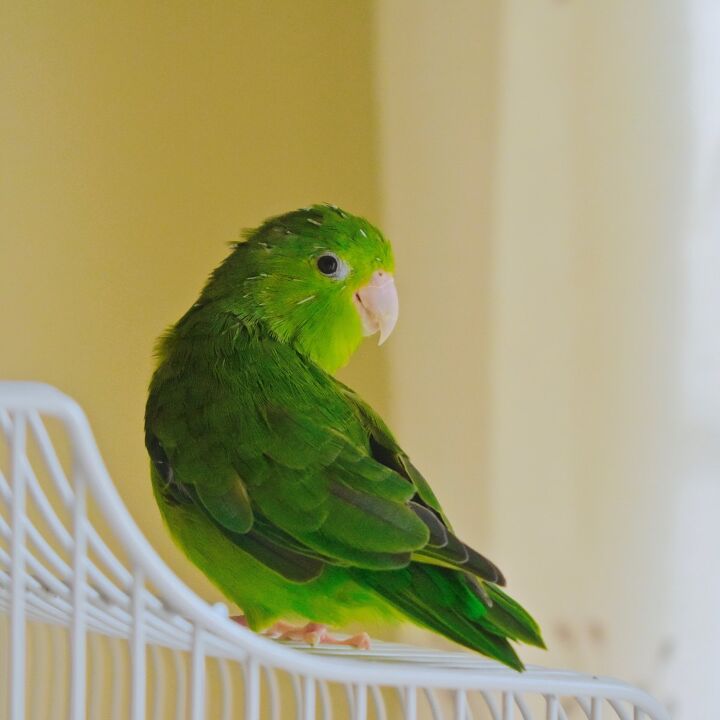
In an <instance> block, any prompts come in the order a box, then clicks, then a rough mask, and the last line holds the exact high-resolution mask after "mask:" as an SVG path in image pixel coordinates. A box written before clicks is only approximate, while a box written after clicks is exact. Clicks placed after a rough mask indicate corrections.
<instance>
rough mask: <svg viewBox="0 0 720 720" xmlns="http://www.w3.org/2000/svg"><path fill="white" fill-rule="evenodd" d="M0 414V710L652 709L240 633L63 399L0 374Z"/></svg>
mask: <svg viewBox="0 0 720 720" xmlns="http://www.w3.org/2000/svg"><path fill="white" fill-rule="evenodd" d="M0 426H1V427H2V435H3V436H4V438H5V441H6V448H5V450H4V452H3V454H2V455H0V459H4V465H0V718H8V720H23V719H24V718H26V717H27V718H53V719H55V718H61V717H69V718H71V720H80V719H81V718H97V719H98V720H100V719H101V718H102V719H103V720H104V719H105V718H108V719H109V720H119V719H120V718H125V717H129V718H131V720H143V719H145V718H153V720H164V719H165V718H174V719H176V720H181V719H184V718H191V719H192V720H201V719H202V718H222V720H229V719H230V718H245V719H246V720H259V718H261V717H262V718H265V717H267V718H271V719H272V720H280V719H281V718H282V719H283V720H284V719H285V718H302V720H311V719H312V720H314V719H315V718H318V717H320V718H323V720H329V719H330V718H351V719H352V720H366V719H369V718H373V719H374V720H388V719H390V720H392V718H405V719H406V720H416V719H419V718H433V720H441V719H444V718H454V719H455V720H481V719H484V718H487V719H492V720H513V719H514V718H522V720H538V719H539V718H545V719H546V720H573V719H574V718H587V720H602V719H603V718H605V719H607V718H618V719H619V720H641V719H646V718H651V719H652V720H667V718H668V715H667V713H666V711H665V710H664V709H663V708H662V707H661V706H660V704H659V703H658V702H656V701H655V700H654V699H653V698H652V697H650V696H649V695H647V694H646V693H645V692H643V691H641V690H639V689H638V688H635V687H632V686H630V685H627V684H624V683H620V682H618V681H616V680H612V679H607V678H599V677H589V676H586V675H581V674H578V673H573V672H568V671H562V670H547V669H543V668H539V667H531V668H530V669H528V671H527V672H525V673H522V674H518V673H516V672H514V671H511V670H508V669H506V668H504V667H503V666H501V665H499V664H497V663H494V662H491V661H488V660H485V659H482V658H480V657H479V656H477V655H475V654H471V653H468V652H460V651H458V652H441V651H435V650H428V649H424V648H419V647H412V646H407V645H399V644H395V643H383V642H378V641H375V642H374V643H373V648H372V650H370V651H358V650H354V649H351V648H347V647H337V646H328V647H319V648H308V647H305V646H298V645H288V644H280V643H277V642H274V641H272V640H268V639H266V638H264V637H261V636H258V635H255V634H254V633H252V632H251V631H249V630H246V629H245V628H243V627H241V626H239V625H238V624H236V623H234V622H231V621H229V620H228V619H227V609H225V608H224V607H223V606H210V605H208V604H207V603H205V602H204V601H203V600H201V599H200V598H199V597H197V596H196V595H195V594H194V593H193V592H192V591H191V590H190V589H189V588H187V587H186V586H185V585H184V584H183V583H182V582H181V581H180V580H179V579H178V578H177V577H176V576H175V575H174V574H173V573H172V571H171V570H170V569H169V568H168V567H167V566H166V565H165V564H164V563H163V561H162V560H161V559H160V557H159V556H158V555H157V554H156V552H155V551H154V550H153V548H152V547H151V545H150V544H149V543H148V541H147V540H146V539H145V537H144V536H143V535H142V533H141V532H140V531H139V529H138V528H137V526H136V525H135V523H134V521H133V519H132V518H131V516H130V515H129V513H128V511H127V510H126V508H125V506H124V505H123V503H122V501H121V499H120V496H119V495H118V493H117V491H116V489H115V487H114V485H113V483H112V481H111V480H110V477H109V475H108V472H107V470H106V468H105V465H104V463H103V460H102V458H101V456H100V453H99V451H98V449H97V446H96V444H95V440H94V437H93V434H92V431H91V429H90V426H89V424H88V421H87V418H86V417H85V414H84V413H83V411H82V410H81V408H80V407H79V406H78V405H77V404H76V403H75V402H74V401H73V400H72V399H70V398H68V397H67V396H66V395H63V394H62V393H61V392H60V391H58V390H57V389H55V388H53V387H50V386H48V385H43V384H40V383H26V382H0ZM110 546H112V547H113V548H115V550H111V549H110Z"/></svg>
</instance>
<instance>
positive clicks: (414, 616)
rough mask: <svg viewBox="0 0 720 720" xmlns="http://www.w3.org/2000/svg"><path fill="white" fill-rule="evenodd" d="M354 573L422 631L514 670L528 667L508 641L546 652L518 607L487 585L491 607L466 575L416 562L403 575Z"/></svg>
mask: <svg viewBox="0 0 720 720" xmlns="http://www.w3.org/2000/svg"><path fill="white" fill-rule="evenodd" d="M351 572H352V574H353V575H354V576H355V577H356V578H357V579H358V581H360V582H361V583H362V584H364V585H366V586H369V587H371V588H372V589H373V590H374V591H375V592H376V593H378V594H379V595H381V596H382V597H383V598H385V599H386V600H388V601H389V602H390V603H392V604H393V605H394V606H395V607H397V608H398V609H399V610H401V611H402V612H403V613H404V614H405V615H407V616H408V618H410V619H411V620H412V621H413V622H415V623H417V624H418V625H421V626H423V627H426V628H428V629H430V630H433V631H435V632H438V633H440V634H441V635H444V636H445V637H447V638H449V639H450V640H454V641H455V642H457V643H459V644H460V645H464V646H465V647H467V648H470V649H471V650H475V651H477V652H479V653H482V654H483V655H487V656H488V657H491V658H493V659H495V660H499V661H500V662H502V663H504V664H505V665H508V666H509V667H511V668H513V669H515V670H524V669H525V667H524V665H523V663H522V661H521V660H520V658H519V657H518V656H517V654H516V653H515V650H514V649H513V647H512V646H511V645H510V643H509V642H508V640H515V641H519V642H524V643H526V644H528V645H534V646H536V647H541V648H544V647H545V643H544V642H543V639H542V636H541V634H540V628H539V627H538V625H537V623H536V622H535V621H534V620H533V619H532V617H530V615H529V614H528V613H527V612H526V611H525V610H524V609H523V608H522V607H521V606H520V605H519V604H518V603H517V602H515V601H514V600H513V599H512V598H510V597H509V596H508V595H506V594H505V593H504V592H502V590H500V589H499V588H498V587H497V586H496V585H493V584H491V583H483V585H484V590H485V591H486V593H487V595H488V596H489V597H490V600H491V601H492V605H491V606H490V607H488V606H487V605H486V604H485V602H483V600H482V599H481V597H482V593H480V592H478V590H477V588H476V587H475V586H474V582H475V581H474V580H472V579H471V578H469V577H468V576H467V575H465V573H463V572H458V571H456V570H450V569H447V568H443V567H439V566H435V565H429V564H424V563H416V562H415V563H410V565H408V566H407V567H406V568H403V569H401V570H392V571H375V570H361V569H353V570H352V571H351Z"/></svg>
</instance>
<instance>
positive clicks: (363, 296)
mask: <svg viewBox="0 0 720 720" xmlns="http://www.w3.org/2000/svg"><path fill="white" fill-rule="evenodd" d="M354 300H355V306H356V307H357V310H358V313H360V319H361V320H362V326H363V334H364V335H365V336H366V337H367V336H368V335H374V334H375V333H376V332H378V331H379V332H380V340H379V342H378V345H382V344H383V343H384V342H385V341H386V340H387V339H388V337H390V333H391V332H392V331H393V328H394V327H395V323H396V322H397V319H398V312H399V304H398V295H397V290H396V289H395V280H394V279H393V276H392V275H391V274H390V273H387V272H384V271H383V270H377V271H375V272H374V273H373V274H372V277H371V278H370V282H369V283H368V284H367V285H365V286H364V287H361V288H360V289H359V290H358V291H357V292H356V293H355V297H354Z"/></svg>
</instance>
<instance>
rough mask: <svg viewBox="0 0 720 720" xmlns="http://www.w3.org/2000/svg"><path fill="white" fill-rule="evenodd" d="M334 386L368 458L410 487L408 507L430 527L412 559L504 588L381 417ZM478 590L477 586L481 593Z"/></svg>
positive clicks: (351, 393) (350, 393) (498, 573)
mask: <svg viewBox="0 0 720 720" xmlns="http://www.w3.org/2000/svg"><path fill="white" fill-rule="evenodd" d="M338 386H339V387H340V388H341V390H342V392H343V393H344V394H345V396H346V397H347V398H348V400H349V401H350V402H351V403H352V404H353V405H354V407H355V408H356V411H357V414H358V417H359V418H360V421H361V423H362V425H363V427H364V429H365V432H366V434H367V437H368V442H369V448H370V453H371V454H372V456H373V457H374V458H375V459H376V460H377V461H378V462H380V463H382V464H383V465H385V466H387V467H389V468H391V469H393V470H395V472H397V473H398V474H400V475H401V476H402V477H404V478H405V479H406V481H407V482H409V483H410V484H412V486H413V487H414V490H415V495H414V497H413V499H412V503H411V504H412V506H413V508H414V509H415V511H416V512H417V513H418V515H419V516H420V517H421V518H422V519H423V520H424V521H425V522H426V523H427V524H428V526H429V527H430V528H431V538H432V541H431V542H430V543H428V545H427V546H426V547H424V548H422V549H421V550H419V551H418V552H416V553H415V554H414V556H413V559H415V560H420V561H423V560H425V561H435V562H436V563H437V564H441V565H445V566H447V567H451V568H456V569H458V570H463V571H465V572H467V573H470V574H472V575H475V576H477V577H478V578H480V579H482V580H486V581H488V582H491V583H495V584H497V585H505V577H504V576H503V574H502V572H501V571H500V569H499V568H498V567H497V566H496V565H495V564H494V563H492V562H491V561H490V560H488V559H487V558H486V557H484V556H483V555H481V554H480V553H478V552H477V551H475V550H473V548H471V547H470V546H468V545H465V543H463V542H461V541H460V540H459V539H458V538H457V537H456V536H455V534H454V533H453V531H452V527H451V525H450V522H449V521H448V519H447V517H446V516H445V513H444V512H443V509H442V507H441V506H440V502H439V501H438V499H437V497H435V494H434V493H433V491H432V489H431V488H430V485H429V484H428V482H427V481H426V480H425V478H424V477H423V476H422V475H421V474H420V471H419V470H418V469H417V468H416V467H415V466H414V465H413V464H412V462H411V461H410V458H409V457H408V456H407V455H406V454H405V452H403V450H402V448H401V447H400V446H399V445H398V444H397V442H396V440H395V438H394V437H393V435H392V433H391V432H390V430H389V429H388V427H387V425H386V424H385V423H384V422H383V420H382V418H381V417H380V416H379V415H378V414H377V413H376V412H375V411H374V410H373V409H372V408H371V407H370V406H369V405H368V404H367V403H365V402H364V401H363V400H362V399H361V398H360V397H359V396H358V395H357V393H355V392H354V391H353V390H351V389H350V388H349V387H347V386H346V385H343V384H342V383H339V382H338ZM482 588H483V586H482V585H481V586H480V589H481V592H482Z"/></svg>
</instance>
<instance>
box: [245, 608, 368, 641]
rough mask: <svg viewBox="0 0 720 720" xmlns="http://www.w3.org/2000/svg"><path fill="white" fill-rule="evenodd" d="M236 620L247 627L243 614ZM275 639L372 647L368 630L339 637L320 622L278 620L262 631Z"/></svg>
mask: <svg viewBox="0 0 720 720" xmlns="http://www.w3.org/2000/svg"><path fill="white" fill-rule="evenodd" d="M232 619H233V620H234V621H235V622H237V623H240V625H243V626H244V627H247V620H246V619H245V617H244V616H243V615H237V616H235V617H233V618H232ZM262 634H263V635H265V636H266V637H269V638H272V639H273V640H291V641H294V642H306V643H307V644H308V645H312V646H313V647H317V646H318V645H348V646H349V647H354V648H357V649H358V650H369V649H370V636H369V635H368V634H367V633H366V632H361V633H358V634H357V635H353V636H352V637H349V638H338V637H335V636H334V635H332V634H330V633H329V632H328V629H327V625H321V624H320V623H312V622H311V623H307V625H290V624H289V623H286V622H276V623H275V624H274V625H273V626H272V627H269V628H268V629H267V630H265V631H263V633H262Z"/></svg>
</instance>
